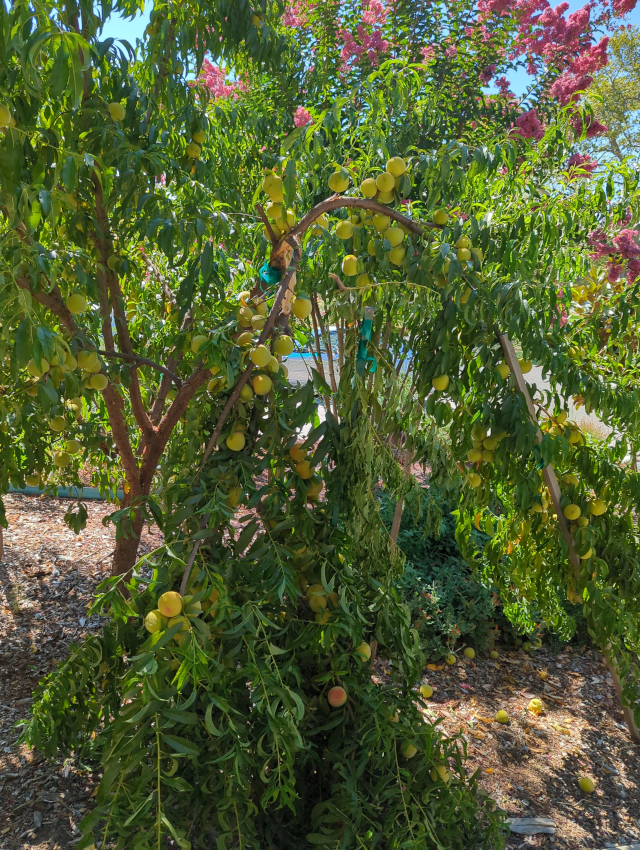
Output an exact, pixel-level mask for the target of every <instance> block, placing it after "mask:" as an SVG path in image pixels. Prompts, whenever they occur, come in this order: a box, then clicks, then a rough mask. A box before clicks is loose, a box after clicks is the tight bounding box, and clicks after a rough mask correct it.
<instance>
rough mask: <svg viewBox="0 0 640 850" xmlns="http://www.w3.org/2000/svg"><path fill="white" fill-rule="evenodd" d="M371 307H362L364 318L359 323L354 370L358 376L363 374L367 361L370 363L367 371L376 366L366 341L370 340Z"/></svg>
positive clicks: (371, 325)
mask: <svg viewBox="0 0 640 850" xmlns="http://www.w3.org/2000/svg"><path fill="white" fill-rule="evenodd" d="M373 312H374V311H373V307H365V308H364V319H363V320H362V324H361V325H360V339H359V341H358V354H357V356H356V371H357V373H358V375H360V377H362V376H363V375H364V371H365V368H366V366H367V363H370V364H371V365H370V366H369V372H371V373H373V372H375V371H376V369H377V368H378V361H377V360H376V358H375V357H373V356H372V355H371V354H369V353H368V350H367V343H369V342H370V341H371V333H372V331H373Z"/></svg>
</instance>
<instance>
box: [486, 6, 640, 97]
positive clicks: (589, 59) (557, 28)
mask: <svg viewBox="0 0 640 850" xmlns="http://www.w3.org/2000/svg"><path fill="white" fill-rule="evenodd" d="M636 4H637V0H589V2H587V3H585V5H584V6H583V7H582V8H581V9H577V10H576V11H575V12H572V13H571V14H570V15H568V16H566V17H565V13H566V12H567V11H568V9H569V4H568V3H567V2H562V3H559V4H558V5H557V6H555V7H552V6H551V4H550V3H549V2H548V0H479V2H478V12H479V23H480V24H481V27H482V29H483V32H484V37H485V39H486V40H487V41H489V40H491V19H492V18H495V17H496V16H499V17H513V18H514V19H515V21H516V30H517V34H516V41H515V44H514V46H513V48H512V50H511V51H510V54H509V56H510V58H511V59H515V58H516V57H518V56H526V58H527V69H528V71H529V73H530V74H536V73H537V72H538V71H540V70H541V68H542V67H543V66H544V65H546V66H554V67H556V68H559V69H560V70H561V73H560V75H559V76H558V78H557V79H556V80H555V82H554V83H553V85H552V86H551V88H550V94H551V96H552V97H553V98H555V99H557V100H558V101H559V103H560V104H561V105H562V106H566V105H568V104H570V103H575V102H576V100H577V99H578V98H579V93H580V92H583V91H585V90H586V89H587V88H588V87H589V86H590V85H591V83H592V82H593V76H592V75H593V74H594V73H595V72H596V71H599V70H601V69H602V68H604V67H605V65H606V64H607V61H608V59H607V47H608V44H609V39H608V38H606V37H605V38H602V39H601V40H600V41H599V42H598V43H597V44H593V33H594V31H595V30H596V28H597V27H599V26H601V25H602V24H605V23H609V22H610V20H611V17H612V15H616V16H621V15H626V14H628V13H629V12H630V11H631V10H632V9H633V8H634V7H635V6H636Z"/></svg>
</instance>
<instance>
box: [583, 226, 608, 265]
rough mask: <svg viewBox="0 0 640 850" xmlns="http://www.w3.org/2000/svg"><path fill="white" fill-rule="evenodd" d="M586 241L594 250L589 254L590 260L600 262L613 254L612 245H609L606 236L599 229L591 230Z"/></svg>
mask: <svg viewBox="0 0 640 850" xmlns="http://www.w3.org/2000/svg"><path fill="white" fill-rule="evenodd" d="M588 239H589V244H590V245H591V247H592V248H594V249H595V250H594V251H593V252H592V254H591V257H592V259H594V260H601V259H602V258H603V257H608V256H610V254H612V253H613V251H614V248H613V245H610V244H609V240H608V237H607V234H606V233H605V232H604V230H602V229H601V228H599V229H598V230H592V231H591V233H590V234H589V237H588Z"/></svg>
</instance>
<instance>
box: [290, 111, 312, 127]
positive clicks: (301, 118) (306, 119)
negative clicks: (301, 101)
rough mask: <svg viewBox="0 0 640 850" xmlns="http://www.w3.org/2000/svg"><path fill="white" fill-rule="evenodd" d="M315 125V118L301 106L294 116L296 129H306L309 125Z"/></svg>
mask: <svg viewBox="0 0 640 850" xmlns="http://www.w3.org/2000/svg"><path fill="white" fill-rule="evenodd" d="M312 123H313V116H312V115H311V113H310V112H309V110H308V109H305V108H304V106H299V107H298V108H297V109H296V111H295V114H294V116H293V124H294V126H295V127H306V125H307V124H312Z"/></svg>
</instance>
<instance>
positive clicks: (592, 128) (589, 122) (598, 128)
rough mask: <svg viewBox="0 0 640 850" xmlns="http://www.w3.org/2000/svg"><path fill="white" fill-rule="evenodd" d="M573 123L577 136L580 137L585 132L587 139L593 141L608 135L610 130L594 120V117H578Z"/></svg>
mask: <svg viewBox="0 0 640 850" xmlns="http://www.w3.org/2000/svg"><path fill="white" fill-rule="evenodd" d="M572 123H573V131H574V133H575V134H576V135H577V136H580V135H582V133H583V132H584V133H585V135H586V137H587V139H592V138H593V137H594V136H599V135H600V134H601V133H606V132H607V130H608V129H609V128H608V127H605V125H604V124H601V123H600V121H598V120H597V119H596V118H594V117H593V115H585V116H583V115H576V116H575V117H574V119H573V122H572Z"/></svg>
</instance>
